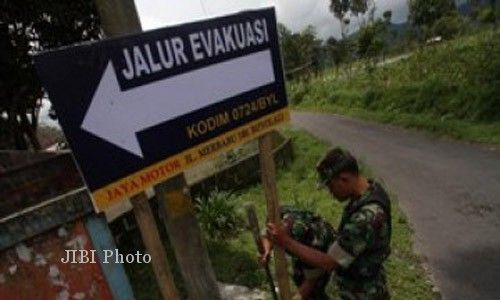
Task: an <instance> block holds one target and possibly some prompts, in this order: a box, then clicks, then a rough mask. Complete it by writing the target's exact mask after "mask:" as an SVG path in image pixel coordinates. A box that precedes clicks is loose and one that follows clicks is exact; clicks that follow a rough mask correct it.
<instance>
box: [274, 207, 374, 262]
mask: <svg viewBox="0 0 500 300" xmlns="http://www.w3.org/2000/svg"><path fill="white" fill-rule="evenodd" d="M373 216H374V214H372V213H371V211H370V210H367V211H365V210H362V211H361V212H359V213H356V214H354V215H353V216H352V217H351V220H350V221H349V222H348V223H347V224H346V225H345V226H344V228H343V230H342V232H340V236H339V238H338V240H337V241H336V242H335V243H334V244H333V245H332V246H331V247H330V248H329V249H328V252H327V253H323V252H321V251H319V250H316V249H314V248H311V247H308V246H306V245H303V244H301V243H299V242H297V241H295V240H293V239H292V238H290V236H288V235H287V234H286V232H285V231H283V230H282V229H281V228H280V227H279V226H276V225H274V224H268V231H269V232H270V234H271V236H272V238H273V240H274V242H275V244H276V245H278V246H280V247H282V248H284V249H287V250H288V251H289V252H291V253H293V254H294V255H296V256H297V257H299V258H300V259H301V260H302V261H304V262H305V263H307V264H309V265H310V266H313V267H316V268H321V269H323V270H325V271H332V270H334V269H336V268H338V267H343V268H347V267H348V266H349V265H350V264H351V263H352V262H353V261H354V259H355V258H356V257H357V256H358V255H359V254H361V253H362V252H363V251H364V250H365V249H366V247H367V246H368V245H369V244H370V243H372V242H373V239H374V230H373V228H372V227H371V226H370V225H371V221H372V219H373Z"/></svg>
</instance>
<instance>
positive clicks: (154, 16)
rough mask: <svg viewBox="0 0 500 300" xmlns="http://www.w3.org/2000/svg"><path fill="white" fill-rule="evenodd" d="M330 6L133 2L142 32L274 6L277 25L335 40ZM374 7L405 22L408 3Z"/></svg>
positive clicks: (305, 0)
mask: <svg viewBox="0 0 500 300" xmlns="http://www.w3.org/2000/svg"><path fill="white" fill-rule="evenodd" d="M329 3H330V1H329V0H135V4H136V7H137V10H138V12H139V18H140V19H141V24H142V27H143V29H144V30H148V29H154V28H160V27H164V26H167V25H173V24H180V23H186V22H189V21H194V20H200V19H204V18H207V17H215V16H221V15H226V14H231V13H235V12H238V11H241V10H245V9H255V8H259V7H270V6H274V7H276V15H277V18H278V22H281V23H284V24H285V25H286V26H287V27H288V28H289V29H291V30H292V31H293V32H296V31H300V30H302V29H304V28H305V27H306V26H307V25H313V26H314V27H315V28H316V32H317V33H318V36H319V37H321V38H322V39H327V38H328V37H330V36H334V37H337V38H338V37H340V24H339V22H338V20H336V19H335V18H334V17H333V15H332V14H331V13H330V11H329V10H328V7H329ZM375 5H376V7H377V10H376V13H375V16H380V15H381V14H382V13H383V12H384V11H386V10H392V22H393V23H403V22H405V21H406V18H407V16H408V6H407V0H375ZM355 27H356V21H355V20H353V22H352V28H351V30H355Z"/></svg>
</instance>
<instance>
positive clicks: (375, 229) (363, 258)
mask: <svg viewBox="0 0 500 300" xmlns="http://www.w3.org/2000/svg"><path fill="white" fill-rule="evenodd" d="M390 239H391V220H390V203H389V199H388V197H387V194H386V193H385V191H384V190H383V189H382V187H381V186H380V185H378V184H376V183H373V182H370V188H369V189H368V190H367V191H366V192H365V193H363V195H362V196H361V197H360V198H359V199H356V200H353V201H351V202H350V203H349V205H348V206H347V207H346V208H345V210H344V214H343V217H342V221H341V223H340V226H339V238H338V240H337V241H336V242H335V243H334V244H333V245H332V246H331V247H330V248H329V250H328V254H329V255H331V256H332V257H334V258H335V259H336V261H337V262H338V263H339V264H340V266H341V267H340V268H338V269H337V270H335V273H336V275H337V276H335V277H334V278H335V280H336V281H337V285H338V287H339V290H340V293H341V297H342V299H363V300H364V299H388V297H389V296H388V290H387V287H386V278H385V271H384V267H383V262H384V261H385V260H386V259H387V256H388V255H389V253H390V247H389V245H390Z"/></svg>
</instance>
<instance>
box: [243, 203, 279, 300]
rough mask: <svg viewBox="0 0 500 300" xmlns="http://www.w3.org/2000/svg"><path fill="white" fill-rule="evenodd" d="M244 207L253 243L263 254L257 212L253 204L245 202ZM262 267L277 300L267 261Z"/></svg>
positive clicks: (272, 293) (274, 299) (274, 298)
mask: <svg viewBox="0 0 500 300" xmlns="http://www.w3.org/2000/svg"><path fill="white" fill-rule="evenodd" d="M245 209H246V211H247V218H248V226H249V229H250V231H251V232H252V235H253V239H254V241H255V245H257V250H258V251H259V253H261V254H263V253H264V245H262V239H261V236H260V228H259V220H257V214H256V213H255V206H254V205H253V204H247V205H245ZM264 269H265V271H266V277H267V283H269V287H270V288H271V295H272V296H273V300H278V294H276V287H275V286H274V280H273V275H272V274H271V270H270V269H269V264H268V263H266V264H265V265H264Z"/></svg>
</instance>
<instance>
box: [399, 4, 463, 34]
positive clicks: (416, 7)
mask: <svg viewBox="0 0 500 300" xmlns="http://www.w3.org/2000/svg"><path fill="white" fill-rule="evenodd" d="M409 9H410V15H409V19H410V21H411V23H412V24H413V25H414V26H415V27H417V28H419V29H420V30H421V31H422V32H423V37H424V39H427V38H429V37H430V35H431V34H432V31H431V29H432V27H433V26H434V24H435V23H436V21H438V20H439V19H441V18H443V17H445V16H447V15H449V14H453V13H456V9H455V4H454V2H453V1H450V0H409Z"/></svg>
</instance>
